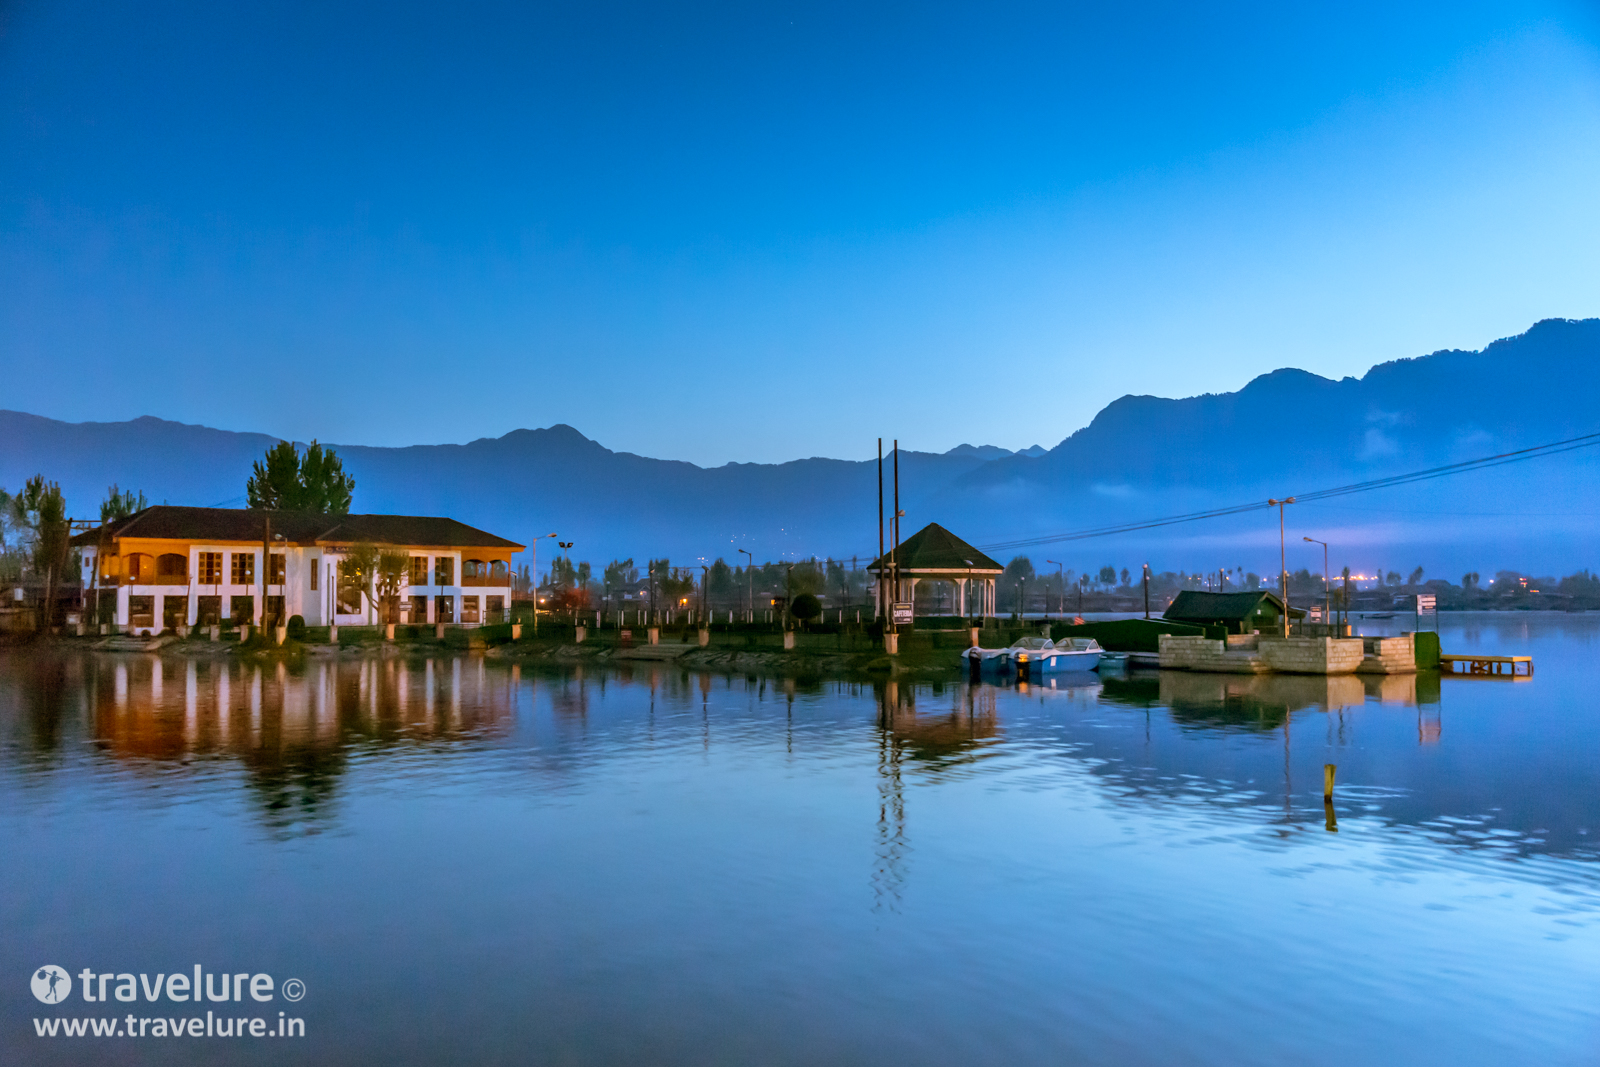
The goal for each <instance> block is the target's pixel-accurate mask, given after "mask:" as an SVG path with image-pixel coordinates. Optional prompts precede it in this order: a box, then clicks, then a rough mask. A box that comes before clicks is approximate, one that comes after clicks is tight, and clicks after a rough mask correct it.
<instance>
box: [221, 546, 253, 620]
mask: <svg viewBox="0 0 1600 1067" xmlns="http://www.w3.org/2000/svg"><path fill="white" fill-rule="evenodd" d="M234 558H235V559H237V558H238V557H237V556H235V557H234ZM255 617H256V598H255V597H253V596H236V597H229V598H228V621H229V622H231V623H233V624H234V625H235V626H249V625H250V623H251V621H252V620H254V619H255Z"/></svg>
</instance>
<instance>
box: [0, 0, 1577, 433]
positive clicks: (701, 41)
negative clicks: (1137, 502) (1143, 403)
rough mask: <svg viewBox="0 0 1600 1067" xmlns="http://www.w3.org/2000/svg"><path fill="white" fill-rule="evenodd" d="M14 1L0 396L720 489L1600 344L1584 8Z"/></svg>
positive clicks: (17, 403) (105, 414)
mask: <svg viewBox="0 0 1600 1067" xmlns="http://www.w3.org/2000/svg"><path fill="white" fill-rule="evenodd" d="M1114 6H1115V5H1106V4H1081V5H1073V4H1055V5H1038V6H1028V5H1009V6H1003V5H999V4H974V5H969V6H962V5H952V4H946V5H937V4H929V3H922V4H916V5H903V6H900V5H876V6H864V5H860V4H851V5H838V6H835V7H829V6H825V5H822V4H808V5H794V4H790V5H749V4H727V5H724V6H716V5H695V6H691V5H685V4H670V5H668V4H662V5H656V6H635V5H607V4H599V3H590V4H581V5H538V4H516V5H503V6H501V5H491V4H477V5H474V4H449V5H445V4H439V5H435V6H432V7H424V6H415V5H408V4H404V3H384V4H371V5H357V4H334V3H323V2H319V3H305V4H291V3H284V4H277V5H266V4H252V3H239V4H214V3H204V4H202V3H189V4H183V3H128V4H104V3H94V4H90V3H79V2H75V0H55V2H41V0H20V2H12V3H9V4H6V5H4V6H0V20H3V29H0V33H3V37H0V372H3V373H0V383H3V384H0V407H9V408H13V409H18V410H23V411H30V412H35V413H38V414H42V415H48V416H52V417H56V418H63V419H69V420H87V419H93V420H118V419H126V418H132V417H135V416H138V415H144V414H150V415H157V416H161V417H164V418H170V419H177V420H180V421H185V422H201V423H206V424H208V425H213V426H220V427H225V428H228V429H238V430H257V431H264V432H269V433H275V434H281V435H285V436H290V437H295V438H298V439H302V440H304V439H309V438H311V437H317V438H320V439H322V440H324V441H334V442H348V443H363V444H409V443H418V442H442V441H466V440H470V439H473V438H476V437H481V436H486V435H498V434H501V433H504V432H506V431H508V430H510V429H513V428H516V427H523V426H545V425H549V424H551V423H555V422H567V423H570V424H572V425H574V426H576V427H578V428H579V429H580V430H582V431H583V432H584V433H585V434H587V435H589V436H590V437H593V438H595V439H597V440H599V441H600V442H602V443H603V444H605V445H607V446H608V447H611V448H616V449H623V450H628V451H635V452H640V453H644V454H648V455H654V456H662V457H667V458H678V459H688V460H692V461H694V462H697V463H702V464H716V463H722V462H725V461H728V460H782V459H789V458H794V457H797V456H807V455H829V456H843V457H851V458H864V457H865V456H866V455H867V454H869V452H870V451H871V449H872V445H873V439H874V438H875V437H876V436H877V435H879V434H882V435H884V436H886V437H892V436H898V437H899V438H900V439H901V441H902V443H903V444H904V445H906V446H908V447H914V448H922V449H930V450H943V449H946V448H949V447H951V446H953V445H956V444H959V443H961V442H963V441H970V442H973V443H980V444H981V443H989V444H998V445H1003V446H1006V447H1009V448H1019V447H1023V446H1027V445H1031V444H1034V443H1036V442H1037V443H1040V444H1043V445H1045V446H1047V447H1048V446H1051V445H1054V444H1056V443H1057V442H1058V441H1059V440H1061V438H1063V437H1064V436H1066V435H1067V434H1069V433H1071V432H1072V431H1073V430H1075V429H1077V428H1078V427H1080V426H1082V425H1083V424H1084V423H1085V422H1087V421H1088V420H1089V419H1090V418H1091V417H1092V416H1093V415H1094V413H1095V412H1096V411H1097V410H1098V409H1099V408H1100V407H1102V406H1103V405H1104V404H1105V403H1107V402H1109V401H1110V400H1112V399H1114V398H1116V397H1117V396H1119V395H1122V394H1124V393H1129V392H1134V393H1155V394H1158V395H1165V396H1182V395H1189V394H1193V393H1198V392H1208V391H1223V390H1229V389H1235V388H1238V387H1239V386H1241V385H1243V384H1244V383H1245V382H1246V381H1248V380H1249V379H1250V378H1251V377H1253V376H1254V375H1256V374H1258V373H1261V372H1263V371H1267V370H1270V369H1273V368H1276V367H1280V366H1286V365H1292V366H1300V367H1304V368H1306V369H1309V370H1313V371H1316V372H1318V373H1321V374H1326V375H1330V376H1339V375H1344V374H1361V373H1363V372H1364V371H1365V370H1366V369H1367V368H1368V367H1369V366H1371V365H1372V364H1373V363H1377V362H1382V361H1384V360H1388V359H1394V358H1399V357H1405V356H1415V355H1421V354H1424V353H1426V352H1429V351H1433V350H1435V349H1439V348H1447V347H1463V348H1479V347H1482V345H1484V344H1486V343H1487V342H1489V341H1491V340H1493V339H1495V338H1497V337H1501V336H1505V335H1508V334H1513V333H1519V332H1521V331H1522V330H1524V329H1526V328H1527V327H1528V326H1529V325H1530V324H1531V323H1532V322H1534V321H1535V320H1537V319H1540V318H1546V317H1552V316H1562V317H1584V316H1591V315H1595V314H1600V195H1596V194H1597V190H1600V14H1597V10H1596V7H1595V6H1594V5H1593V4H1588V5H1577V4H1570V3H1556V2H1541V3H1515V2H1501V3H1473V2H1460V0H1457V2H1453V3H1448V4H1445V3H1439V4H1410V5H1406V4H1395V3H1392V2H1387V3H1382V4H1379V3H1363V2H1355V3H1345V4H1339V5H1331V4H1330V5H1320V6H1313V5H1291V4H1282V3H1272V4H1267V3H1261V4H1235V5H1230V6H1217V5H1195V4H1189V3H1173V4H1161V3H1149V4H1145V5H1141V6H1138V7H1131V6H1130V7H1129V8H1127V9H1126V10H1124V11H1122V12H1111V11H1109V10H1108V9H1110V8H1112V7H1114Z"/></svg>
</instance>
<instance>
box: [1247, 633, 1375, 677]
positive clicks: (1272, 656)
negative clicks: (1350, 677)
mask: <svg viewBox="0 0 1600 1067" xmlns="http://www.w3.org/2000/svg"><path fill="white" fill-rule="evenodd" d="M1260 649H1261V658H1262V659H1264V660H1266V662H1267V666H1268V668H1270V669H1271V670H1274V671H1279V672H1282V673H1284V674H1354V673H1355V671H1356V668H1358V667H1360V666H1361V657H1362V656H1363V655H1364V654H1365V650H1364V649H1363V647H1362V644H1361V640H1360V639H1359V638H1337V637H1288V638H1284V637H1266V636H1263V637H1262V638H1261V644H1260Z"/></svg>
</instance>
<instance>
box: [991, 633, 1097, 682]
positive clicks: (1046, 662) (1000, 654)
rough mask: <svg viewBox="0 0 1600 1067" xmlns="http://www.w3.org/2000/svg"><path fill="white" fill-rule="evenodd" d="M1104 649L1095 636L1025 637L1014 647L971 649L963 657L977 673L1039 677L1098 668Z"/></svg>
mask: <svg viewBox="0 0 1600 1067" xmlns="http://www.w3.org/2000/svg"><path fill="white" fill-rule="evenodd" d="M1102 651H1103V649H1101V647H1100V643H1099V642H1098V641H1096V640H1095V639H1094V638H1092V637H1064V638H1062V639H1061V640H1060V641H1059V642H1057V641H1052V640H1050V639H1049V638H1048V637H1024V638H1023V639H1022V640H1020V641H1018V642H1016V643H1015V644H1013V645H1012V646H1011V647H1010V648H969V649H967V650H966V651H965V652H963V653H961V658H962V659H964V660H966V661H967V666H968V669H969V671H971V672H972V673H974V674H980V675H981V674H989V675H1000V676H1002V677H1006V676H1015V677H1018V678H1022V677H1028V678H1037V677H1041V676H1043V675H1049V674H1068V673H1080V672H1084V671H1092V670H1095V669H1096V668H1097V667H1099V666H1100V654H1101V652H1102Z"/></svg>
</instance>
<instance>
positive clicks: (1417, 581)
mask: <svg viewBox="0 0 1600 1067" xmlns="http://www.w3.org/2000/svg"><path fill="white" fill-rule="evenodd" d="M1406 584H1407V585H1421V584H1422V568H1421V567H1418V568H1417V569H1416V570H1414V571H1412V572H1411V577H1409V578H1407V579H1406Z"/></svg>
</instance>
